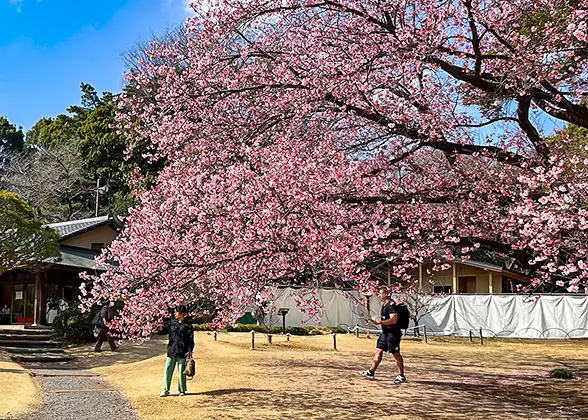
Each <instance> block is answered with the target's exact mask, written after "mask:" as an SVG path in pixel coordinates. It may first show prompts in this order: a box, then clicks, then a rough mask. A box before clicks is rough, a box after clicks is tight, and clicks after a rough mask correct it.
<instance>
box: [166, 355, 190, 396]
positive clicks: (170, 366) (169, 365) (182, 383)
mask: <svg viewBox="0 0 588 420" xmlns="http://www.w3.org/2000/svg"><path fill="white" fill-rule="evenodd" d="M176 363H177V364H178V390H179V391H180V392H186V375H184V368H185V367H186V359H184V358H182V357H168V358H167V359H165V370H164V375H163V389H164V390H165V391H169V389H170V387H171V381H172V377H173V376H174V369H175V368H176Z"/></svg>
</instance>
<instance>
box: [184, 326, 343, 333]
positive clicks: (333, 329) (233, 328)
mask: <svg viewBox="0 0 588 420" xmlns="http://www.w3.org/2000/svg"><path fill="white" fill-rule="evenodd" d="M210 330H211V327H210V324H195V325H194V331H210ZM226 331H227V332H251V331H255V332H260V333H264V334H267V333H268V330H267V328H266V327H265V326H263V325H257V324H237V325H235V326H228V327H227V328H226ZM269 332H270V333H271V334H276V335H277V334H282V327H281V326H274V327H272V328H271V329H270V331H269ZM286 333H288V334H291V335H324V334H331V333H337V334H345V333H347V330H346V329H345V328H341V327H314V326H305V327H286Z"/></svg>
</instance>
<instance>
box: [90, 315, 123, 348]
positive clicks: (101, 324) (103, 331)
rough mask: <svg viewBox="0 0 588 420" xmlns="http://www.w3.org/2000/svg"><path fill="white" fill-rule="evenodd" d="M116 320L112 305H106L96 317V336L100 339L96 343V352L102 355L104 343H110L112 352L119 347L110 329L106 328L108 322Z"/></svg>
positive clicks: (94, 322)
mask: <svg viewBox="0 0 588 420" xmlns="http://www.w3.org/2000/svg"><path fill="white" fill-rule="evenodd" d="M113 319H114V308H113V307H112V306H110V305H104V306H103V307H102V308H101V309H100V312H98V313H97V314H96V316H95V317H94V321H93V324H94V336H95V337H98V341H96V345H95V346H94V351H95V352H96V353H100V352H101V351H102V343H104V342H105V341H108V344H109V345H110V351H116V349H118V347H117V346H116V344H114V338H112V336H111V334H110V329H109V328H108V327H107V326H106V323H107V322H110V321H112V320H113Z"/></svg>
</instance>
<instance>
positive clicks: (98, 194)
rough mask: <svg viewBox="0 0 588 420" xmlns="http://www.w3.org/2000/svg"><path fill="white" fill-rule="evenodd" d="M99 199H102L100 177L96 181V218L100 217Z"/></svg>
mask: <svg viewBox="0 0 588 420" xmlns="http://www.w3.org/2000/svg"><path fill="white" fill-rule="evenodd" d="M99 197H100V177H98V179H97V180H96V212H95V214H94V217H98V207H99V204H98V202H99Z"/></svg>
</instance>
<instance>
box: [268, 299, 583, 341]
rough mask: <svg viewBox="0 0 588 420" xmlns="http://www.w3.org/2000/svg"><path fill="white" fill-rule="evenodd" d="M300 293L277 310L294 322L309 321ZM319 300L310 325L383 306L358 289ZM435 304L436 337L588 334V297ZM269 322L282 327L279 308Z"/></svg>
mask: <svg viewBox="0 0 588 420" xmlns="http://www.w3.org/2000/svg"><path fill="white" fill-rule="evenodd" d="M297 292H298V291H297V290H295V289H290V288H285V289H280V290H279V291H278V297H277V299H276V302H275V305H274V308H275V310H277V309H279V308H289V312H288V314H287V316H286V324H287V325H288V326H300V325H302V323H303V321H305V320H306V317H305V315H304V314H303V313H302V312H300V310H299V309H298V308H297V307H296V304H295V294H296V293H297ZM318 298H319V299H320V301H321V302H322V303H323V305H324V310H323V311H322V314H321V319H320V321H319V322H312V321H308V322H306V325H325V326H348V327H353V326H355V325H359V326H361V327H365V326H367V324H366V322H367V320H368V319H369V318H370V317H371V316H373V315H376V314H378V313H379V311H380V305H381V302H380V301H379V299H378V298H376V297H372V298H371V299H370V314H369V316H368V314H367V310H366V306H365V297H364V296H363V295H360V294H359V293H357V292H349V291H341V290H333V289H321V290H320V291H319V294H318ZM432 305H433V306H434V307H435V310H434V311H433V312H431V313H430V314H428V315H425V316H424V317H423V318H422V319H421V320H420V322H419V324H424V325H426V326H427V331H428V332H429V333H430V334H431V335H453V336H464V337H467V336H469V332H470V331H474V332H476V333H479V331H480V328H481V329H482V331H483V334H484V336H486V337H517V338H588V296H587V295H574V294H569V295H533V296H528V295H512V294H509V295H449V296H446V297H442V298H436V299H435V300H434V301H433V303H432ZM268 321H270V322H271V323H272V324H273V325H281V318H280V317H279V316H277V315H276V314H275V312H274V314H273V315H272V316H271V320H270V319H268ZM372 328H373V325H372Z"/></svg>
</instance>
